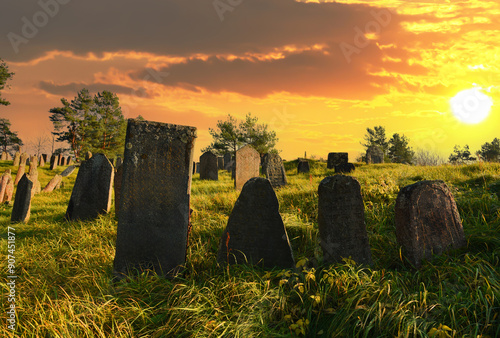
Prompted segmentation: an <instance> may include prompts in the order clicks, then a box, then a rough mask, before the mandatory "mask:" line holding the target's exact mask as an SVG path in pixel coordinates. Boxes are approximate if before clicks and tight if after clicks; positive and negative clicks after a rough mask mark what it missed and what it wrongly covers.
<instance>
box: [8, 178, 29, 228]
mask: <svg viewBox="0 0 500 338" xmlns="http://www.w3.org/2000/svg"><path fill="white" fill-rule="evenodd" d="M32 188H33V182H31V181H30V180H29V178H28V176H27V175H26V174H24V175H23V177H22V178H21V179H20V180H19V184H18V185H17V190H16V197H14V206H13V207H12V214H11V217H10V221H11V222H12V223H17V222H23V223H26V222H28V220H29V219H30V211H31V189H32Z"/></svg>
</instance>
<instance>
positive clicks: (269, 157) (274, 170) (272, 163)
mask: <svg viewBox="0 0 500 338" xmlns="http://www.w3.org/2000/svg"><path fill="white" fill-rule="evenodd" d="M262 162H263V166H262V171H263V172H264V174H265V175H266V178H267V179H268V180H269V181H270V182H271V185H272V186H273V187H274V188H276V187H281V186H284V185H286V184H287V179H286V172H285V167H284V166H283V160H282V159H281V157H280V155H278V154H266V155H265V156H264V160H263V161H262Z"/></svg>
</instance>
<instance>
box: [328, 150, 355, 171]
mask: <svg viewBox="0 0 500 338" xmlns="http://www.w3.org/2000/svg"><path fill="white" fill-rule="evenodd" d="M348 162H349V154H348V153H329V154H328V162H327V164H326V167H327V168H328V169H333V168H335V167H336V166H340V165H343V164H347V163H348Z"/></svg>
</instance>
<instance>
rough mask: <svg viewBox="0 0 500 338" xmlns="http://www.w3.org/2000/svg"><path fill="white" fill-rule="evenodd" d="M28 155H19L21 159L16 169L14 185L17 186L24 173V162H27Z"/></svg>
mask: <svg viewBox="0 0 500 338" xmlns="http://www.w3.org/2000/svg"><path fill="white" fill-rule="evenodd" d="M28 158H29V155H28V154H26V153H22V154H21V158H20V161H19V168H18V169H17V174H16V179H15V180H14V184H15V185H17V184H18V183H19V181H20V180H21V177H23V175H24V173H25V172H26V161H27V160H28Z"/></svg>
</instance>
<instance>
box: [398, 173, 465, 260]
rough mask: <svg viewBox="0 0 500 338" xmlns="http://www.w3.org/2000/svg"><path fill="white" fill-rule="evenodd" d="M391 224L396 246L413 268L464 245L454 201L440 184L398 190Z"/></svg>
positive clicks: (444, 186)
mask: <svg viewBox="0 0 500 338" xmlns="http://www.w3.org/2000/svg"><path fill="white" fill-rule="evenodd" d="M395 221H396V239H397V241H398V244H399V245H401V246H402V247H403V251H404V253H405V256H406V257H407V258H408V260H409V261H410V262H411V264H413V265H414V266H415V267H416V268H420V266H421V264H422V260H423V259H428V260H430V259H431V258H432V255H439V254H441V253H443V252H446V251H447V250H449V249H457V248H461V247H463V246H465V245H466V241H465V236H464V230H463V227H462V222H461V220H460V215H459V213H458V209H457V205H456V203H455V199H454V198H453V195H452V193H451V192H450V190H449V189H448V187H447V186H446V184H445V183H444V182H443V181H420V182H417V183H415V184H412V185H409V186H406V187H404V188H403V189H401V190H400V191H399V194H398V197H397V199H396V209H395Z"/></svg>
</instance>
